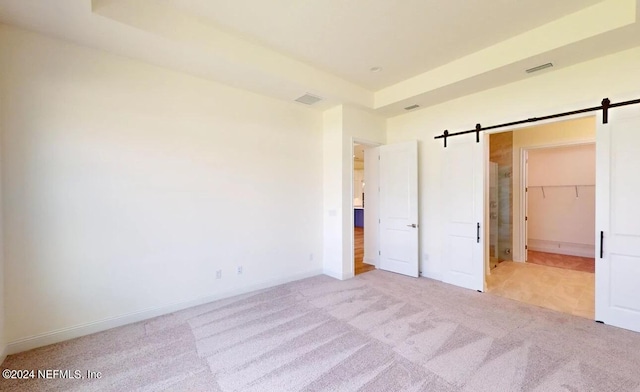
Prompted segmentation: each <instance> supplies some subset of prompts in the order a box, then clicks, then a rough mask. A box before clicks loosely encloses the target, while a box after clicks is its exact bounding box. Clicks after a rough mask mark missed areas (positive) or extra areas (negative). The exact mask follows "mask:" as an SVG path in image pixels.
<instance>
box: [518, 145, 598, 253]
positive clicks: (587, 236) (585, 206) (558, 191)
mask: <svg viewBox="0 0 640 392" xmlns="http://www.w3.org/2000/svg"><path fill="white" fill-rule="evenodd" d="M595 152H596V151H595V145H594V144H588V145H579V146H573V147H562V148H545V149H533V150H530V151H529V153H528V174H527V182H528V186H529V192H528V193H527V195H528V213H527V216H528V218H529V219H528V221H527V222H528V231H527V235H528V238H529V241H528V245H529V249H530V250H540V251H546V252H553V253H561V254H573V255H580V256H582V255H583V253H582V252H583V251H584V252H585V253H586V254H585V255H586V256H590V257H593V255H594V252H595V240H594V239H595V235H594V233H595V207H596V206H595V186H594V185H595V173H596V172H595V169H596V159H595V158H596V154H595ZM563 185H576V186H577V185H583V186H577V188H576V187H572V186H567V187H558V186H563ZM541 186H542V187H546V188H540V187H541ZM543 189H544V193H543ZM576 189H577V196H576Z"/></svg>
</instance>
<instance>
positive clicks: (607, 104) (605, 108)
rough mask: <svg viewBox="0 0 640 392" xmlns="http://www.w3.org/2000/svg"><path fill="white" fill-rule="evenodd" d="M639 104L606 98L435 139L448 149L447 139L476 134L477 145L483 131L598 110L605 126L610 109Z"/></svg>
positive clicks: (639, 101) (446, 134) (477, 127)
mask: <svg viewBox="0 0 640 392" xmlns="http://www.w3.org/2000/svg"><path fill="white" fill-rule="evenodd" d="M639 103H640V99H633V100H631V101H624V102H617V103H611V101H610V100H609V98H605V99H603V100H602V103H601V104H600V106H593V107H590V108H585V109H580V110H572V111H570V112H563V113H556V114H550V115H548V116H542V117H531V118H528V119H526V120H520V121H512V122H508V123H504V124H498V125H491V126H489V127H482V126H481V125H480V124H476V127H475V128H474V129H470V130H468V131H461V132H455V133H449V131H448V130H445V131H444V132H443V133H442V135H438V136H436V137H435V138H434V139H444V146H445V148H446V147H447V138H450V137H453V136H459V135H466V134H468V133H475V134H476V143H479V142H480V132H483V131H488V130H491V129H497V128H504V127H512V126H514V125H520V124H526V123H534V122H538V121H544V120H550V119H553V118H560V117H567V116H573V115H576V114H582V113H589V112H595V111H598V110H602V123H603V124H607V123H608V122H609V109H613V108H617V107H620V106H627V105H635V104H639Z"/></svg>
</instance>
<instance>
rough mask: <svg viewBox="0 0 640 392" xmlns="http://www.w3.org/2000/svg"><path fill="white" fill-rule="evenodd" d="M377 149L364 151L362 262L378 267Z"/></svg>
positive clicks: (378, 203) (378, 151)
mask: <svg viewBox="0 0 640 392" xmlns="http://www.w3.org/2000/svg"><path fill="white" fill-rule="evenodd" d="M379 156H380V150H379V149H378V148H365V150H364V192H365V193H364V196H365V199H364V200H363V202H364V262H365V263H367V264H371V265H375V266H376V267H377V266H378V264H379V262H378V250H379V247H378V243H379V238H378V237H379V233H378V229H379V220H380V216H379V213H380V208H379V206H380V200H379V198H380V194H379V193H378V189H379V187H380V184H379V181H380V173H379V172H378V169H379V167H378V164H379V160H378V157H379Z"/></svg>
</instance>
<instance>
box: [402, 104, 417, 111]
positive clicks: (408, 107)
mask: <svg viewBox="0 0 640 392" xmlns="http://www.w3.org/2000/svg"><path fill="white" fill-rule="evenodd" d="M419 107H420V105H411V106H407V107H406V108H404V110H413V109H417V108H419Z"/></svg>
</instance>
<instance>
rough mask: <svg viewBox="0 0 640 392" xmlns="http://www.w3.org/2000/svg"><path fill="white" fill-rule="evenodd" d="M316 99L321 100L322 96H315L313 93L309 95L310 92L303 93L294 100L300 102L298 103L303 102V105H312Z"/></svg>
mask: <svg viewBox="0 0 640 392" xmlns="http://www.w3.org/2000/svg"><path fill="white" fill-rule="evenodd" d="M318 101H322V98H320V97H316V96H315V95H311V94H305V95H303V96H301V97H300V98H297V99H296V102H300V103H303V104H305V105H313V104H314V103H316V102H318Z"/></svg>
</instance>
